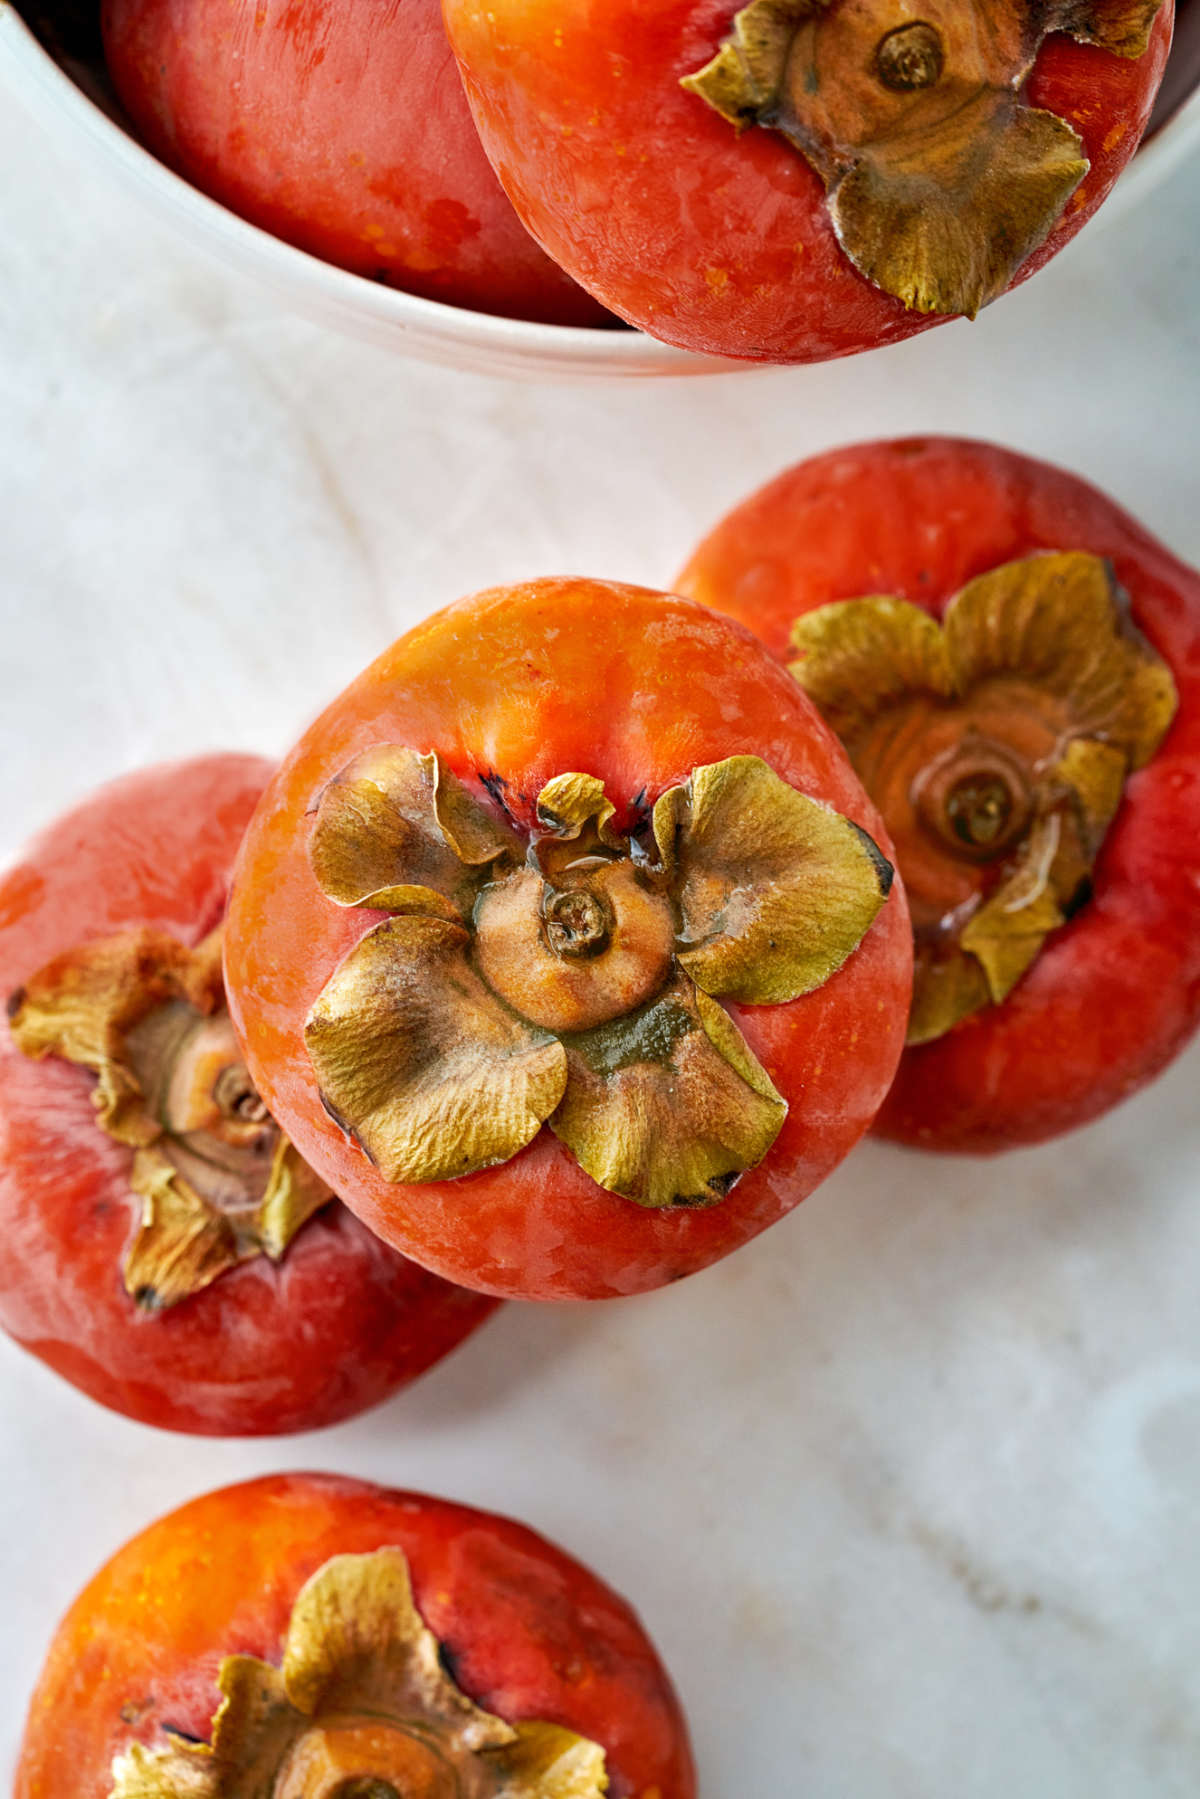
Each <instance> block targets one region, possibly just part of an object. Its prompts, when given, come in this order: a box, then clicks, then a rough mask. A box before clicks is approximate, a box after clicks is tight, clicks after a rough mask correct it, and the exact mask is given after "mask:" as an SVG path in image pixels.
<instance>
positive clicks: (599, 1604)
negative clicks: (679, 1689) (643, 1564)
mask: <svg viewBox="0 0 1200 1799" xmlns="http://www.w3.org/2000/svg"><path fill="white" fill-rule="evenodd" d="M222 1695H224V1696H225V1698H226V1699H227V1700H230V1703H229V1704H227V1705H226V1707H225V1711H224V1714H223V1716H222V1717H221V1718H220V1719H219V1720H217V1723H216V1732H215V1734H216V1737H217V1740H218V1754H217V1755H216V1756H214V1755H213V1754H211V1753H210V1752H209V1751H208V1748H207V1746H208V1745H209V1744H210V1743H211V1742H212V1741H213V1738H214V1723H213V1719H214V1713H215V1712H216V1711H217V1708H218V1705H220V1704H221V1701H222ZM241 1701H244V1703H240V1702H241ZM251 1701H252V1702H251ZM218 1764H219V1765H218ZM606 1781H607V1785H606ZM695 1790H696V1787H695V1776H694V1773H693V1769H692V1759H691V1752H690V1749H689V1746H688V1738H687V1727H686V1725H685V1723H684V1719H683V1715H682V1713H681V1711H680V1709H679V1704H678V1701H677V1700H676V1698H675V1695H674V1693H673V1691H672V1689H671V1685H670V1682H669V1680H668V1678H667V1675H666V1673H665V1672H664V1670H663V1668H662V1665H661V1663H660V1662H659V1660H658V1658H657V1656H656V1655H655V1653H654V1649H653V1646H652V1645H651V1643H650V1641H649V1640H648V1638H647V1636H646V1634H645V1631H644V1630H643V1629H642V1627H641V1625H640V1623H639V1622H638V1620H637V1618H636V1616H635V1615H634V1613H633V1612H632V1611H631V1610H630V1608H629V1606H628V1605H626V1604H625V1602H624V1601H623V1600H622V1599H619V1598H618V1597H617V1595H616V1594H615V1593H613V1592H612V1591H611V1590H610V1589H609V1588H608V1587H606V1586H605V1585H604V1584H603V1583H602V1582H601V1581H599V1580H597V1578H596V1576H595V1575H594V1574H591V1573H589V1571H588V1570H587V1569H586V1568H583V1567H581V1566H580V1564H579V1563H578V1562H576V1561H573V1560H572V1559H571V1557H570V1556H568V1555H565V1554H564V1553H563V1551H562V1550H561V1549H557V1548H556V1547H555V1546H554V1545H553V1544H551V1543H548V1542H546V1540H545V1539H544V1538H543V1537H539V1536H537V1535H535V1534H534V1532H533V1531H531V1530H528V1529H526V1528H525V1527H524V1526H523V1525H520V1524H514V1523H512V1522H510V1521H509V1520H508V1519H506V1518H498V1517H495V1516H494V1515H492V1514H491V1513H487V1512H478V1511H472V1510H471V1509H470V1508H469V1507H467V1506H462V1505H452V1504H451V1503H449V1501H447V1500H442V1499H428V1498H424V1497H422V1496H421V1495H419V1494H414V1493H397V1492H390V1491H387V1490H385V1489H384V1488H381V1487H375V1486H369V1485H367V1484H366V1483H365V1482H362V1481H352V1480H342V1479H338V1478H336V1477H334V1476H332V1475H320V1474H307V1475H306V1474H292V1475H276V1476H273V1477H269V1478H267V1479H264V1480H256V1481H250V1482H247V1483H246V1484H244V1485H241V1486H235V1487H226V1488H225V1489H223V1490H222V1491H220V1492H216V1493H210V1494H208V1495H206V1497H204V1498H203V1499H197V1500H194V1501H193V1502H192V1503H191V1504H190V1505H186V1506H184V1507H183V1508H182V1509H181V1510H180V1511H177V1512H173V1513H171V1514H170V1515H169V1516H168V1517H166V1518H163V1519H160V1520H159V1522H158V1523H156V1524H152V1525H151V1526H150V1528H149V1529H148V1530H146V1531H143V1532H142V1534H141V1535H140V1536H138V1537H135V1538H134V1539H133V1541H132V1542H131V1543H129V1544H127V1545H126V1547H125V1548H124V1549H122V1550H121V1551H120V1552H119V1553H118V1554H117V1555H115V1556H114V1557H113V1559H112V1560H111V1561H110V1562H109V1563H108V1565H107V1566H106V1567H105V1568H103V1569H102V1570H101V1572H100V1573H99V1574H98V1575H97V1576H96V1578H95V1579H94V1580H93V1581H92V1582H91V1584H90V1585H89V1586H88V1587H86V1588H85V1589H84V1591H83V1593H81V1595H80V1596H79V1598H78V1599H77V1600H76V1602H75V1604H74V1605H73V1607H72V1608H71V1610H70V1612H68V1614H67V1616H66V1618H65V1619H64V1620H63V1622H62V1624H61V1625H60V1626H59V1630H58V1633H57V1635H56V1637H55V1639H54V1642H53V1644H52V1645H51V1649H50V1654H49V1656H48V1658H47V1661H46V1665H45V1667H44V1669H43V1671H42V1675H41V1679H40V1680H39V1682H38V1686H37V1689H36V1691H35V1693H34V1696H33V1703H32V1705H31V1707H30V1713H29V1722H28V1726H27V1729H26V1733H25V1741H24V1745H23V1748H22V1751H21V1757H20V1762H19V1765H18V1769H17V1781H16V1789H15V1793H16V1799H110V1795H112V1796H113V1799H133V1795H134V1794H143V1793H147V1792H150V1791H153V1792H154V1793H155V1794H157V1795H159V1796H160V1799H171V1796H172V1795H177V1796H178V1799H201V1796H202V1795H209V1799H217V1796H218V1795H221V1796H225V1795H232V1794H241V1793H247V1794H249V1793H251V1792H253V1793H256V1794H257V1793H263V1792H268V1791H270V1792H272V1793H278V1794H279V1795H280V1796H281V1799H285V1796H286V1799H318V1796H319V1795H322V1794H333V1793H335V1792H336V1793H339V1794H347V1795H349V1794H351V1793H355V1794H367V1793H369V1794H370V1795H371V1796H372V1799H400V1795H404V1796H405V1799H409V1796H412V1799H416V1796H417V1795H419V1796H420V1799H452V1796H456V1795H458V1794H460V1793H461V1794H467V1793H470V1794H472V1795H475V1796H476V1799H491V1796H493V1795H494V1796H495V1799H503V1796H504V1795H509V1796H511V1799H566V1795H568V1794H569V1795H571V1799H602V1795H604V1794H605V1793H607V1795H608V1799H647V1796H648V1795H650V1794H658V1795H660V1796H661V1799H693V1795H694V1793H695Z"/></svg>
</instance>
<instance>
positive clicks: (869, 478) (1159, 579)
mask: <svg viewBox="0 0 1200 1799" xmlns="http://www.w3.org/2000/svg"><path fill="white" fill-rule="evenodd" d="M680 586H681V588H682V590H683V591H684V592H686V593H690V594H692V595H693V596H694V597H696V598H698V599H701V600H703V601H704V602H705V603H706V604H707V605H710V606H713V607H717V608H719V609H721V610H722V611H726V612H729V613H731V614H732V615H733V616H734V617H736V618H739V619H741V620H743V621H744V622H746V623H748V624H751V625H753V626H754V628H755V629H756V630H757V631H758V632H759V633H760V635H761V636H762V637H763V639H764V641H765V643H766V644H767V646H768V648H769V649H770V650H771V652H772V654H774V655H775V656H777V657H779V658H780V660H781V661H783V662H786V663H788V664H789V665H790V666H791V667H792V669H793V671H794V673H795V674H796V676H797V678H798V679H799V680H800V681H801V682H802V683H803V684H804V685H805V687H806V689H807V690H808V691H809V693H810V694H811V695H812V696H813V697H814V698H815V699H816V701H817V703H818V705H820V706H821V707H822V710H823V711H824V713H825V715H826V717H827V719H829V720H830V722H832V723H833V724H834V726H835V728H836V729H837V730H838V731H839V733H840V734H841V736H842V737H843V741H845V742H846V744H847V747H848V748H849V749H850V753H851V759H852V760H853V761H854V762H855V765H856V767H857V769H858V771H859V773H860V775H861V776H862V778H863V780H864V783H865V785H866V787H867V789H868V791H869V792H870V793H871V794H872V796H873V798H874V799H875V801H876V803H877V804H878V805H879V806H880V809H881V811H882V812H883V815H884V818H885V820H886V821H887V823H888V826H889V829H890V830H891V833H892V836H893V839H894V841H895V843H896V848H897V856H898V861H899V867H900V870H901V872H902V874H903V875H904V878H905V883H906V887H907V890H908V895H909V901H910V905H911V907H912V916H913V922H914V930H915V934H916V948H917V979H916V987H915V992H914V1007H913V1015H912V1023H911V1025H910V1047H909V1048H908V1049H907V1050H906V1052H905V1055H904V1058H903V1060H902V1062H901V1064H900V1072H899V1074H898V1076H897V1079H896V1083H895V1086H894V1087H893V1089H892V1091H891V1094H890V1095H889V1097H888V1099H887V1102H886V1104H885V1105H884V1107H883V1109H882V1111H881V1113H880V1116H879V1119H878V1120H877V1123H876V1129H877V1130H878V1131H879V1132H880V1133H881V1134H882V1135H884V1136H889V1137H893V1138H896V1139H898V1140H899V1141H901V1142H906V1143H914V1144H919V1145H922V1146H926V1147H929V1148H936V1149H951V1150H973V1151H991V1150H1000V1149H1005V1148H1008V1147H1010V1146H1012V1145H1014V1144H1022V1143H1034V1142H1038V1141H1040V1140H1042V1139H1044V1138H1047V1137H1053V1136H1056V1135H1057V1134H1058V1133H1060V1132H1062V1131H1066V1130H1070V1129H1071V1128H1073V1127H1074V1126H1076V1125H1080V1124H1083V1123H1085V1122H1086V1121H1087V1120H1089V1119H1092V1118H1095V1117H1097V1116H1098V1115H1099V1114H1100V1113H1102V1112H1104V1111H1106V1110H1107V1109H1108V1108H1109V1107H1110V1106H1113V1105H1115V1104H1117V1102H1118V1101H1120V1100H1122V1099H1124V1098H1125V1097H1126V1096H1127V1095H1128V1094H1130V1093H1133V1092H1135V1091H1136V1090H1137V1088H1139V1087H1140V1086H1142V1085H1143V1083H1144V1082H1146V1081H1148V1080H1149V1079H1151V1077H1152V1076H1154V1075H1155V1074H1157V1073H1158V1072H1159V1070H1160V1069H1162V1068H1163V1067H1164V1066H1165V1065H1166V1064H1167V1063H1168V1062H1169V1061H1170V1060H1171V1058H1172V1057H1173V1056H1174V1055H1175V1054H1176V1053H1177V1052H1178V1051H1179V1050H1180V1049H1181V1048H1182V1047H1183V1045H1184V1044H1185V1043H1186V1042H1187V1040H1188V1038H1189V1037H1190V1036H1191V1034H1192V1032H1193V1031H1194V1029H1195V1027H1196V1023H1197V1019H1198V1017H1200V849H1198V847H1197V846H1198V845H1200V575H1198V574H1197V573H1196V571H1195V570H1193V569H1190V568H1187V567H1185V566H1184V565H1183V564H1182V563H1180V562H1179V561H1177V560H1176V558H1175V557H1174V556H1172V555H1171V554H1170V553H1169V552H1168V551H1167V550H1166V549H1164V548H1163V546H1162V545H1161V544H1159V543H1156V542H1155V541H1154V539H1153V538H1152V537H1150V536H1149V535H1148V534H1147V533H1146V532H1145V531H1144V530H1143V529H1142V528H1141V527H1140V526H1139V525H1138V524H1136V523H1135V522H1134V520H1133V519H1131V518H1130V517H1129V516H1128V515H1127V514H1126V513H1124V512H1122V511H1121V510H1120V509H1119V508H1118V507H1117V506H1115V505H1114V504H1113V502H1112V501H1111V500H1109V499H1107V498H1106V497H1105V496H1104V495H1103V494H1100V493H1098V492H1097V491H1096V490H1095V489H1094V488H1093V487H1090V486H1088V485H1087V484H1086V483H1085V482H1083V481H1081V480H1079V479H1078V478H1076V477H1075V476H1073V475H1070V474H1067V473H1065V472H1064V471H1063V470H1061V469H1057V468H1051V467H1048V466H1047V465H1046V464H1044V463H1040V462H1035V461H1032V460H1030V459H1029V458H1027V457H1024V456H1018V455H1015V454H1013V453H1012V452H1010V451H1006V450H1001V449H996V448H993V447H991V446H989V445H986V444H981V443H967V442H959V441H954V440H947V439H930V440H912V441H902V442H896V443H880V444H867V445H863V446H860V447H856V448H852V449H846V450H838V451H834V452H832V453H831V454H828V455H825V456H819V457H816V458H815V459H814V460H812V461H811V462H806V463H802V464H800V465H799V467H797V468H794V469H791V470H789V471H788V472H787V473H786V474H784V475H782V476H781V477H780V478H779V479H778V480H776V481H774V482H772V483H771V484H770V485H769V486H767V487H765V488H763V489H762V491H761V492H759V493H757V494H755V495H754V496H752V497H751V498H750V499H749V500H747V501H746V502H745V503H744V504H743V505H741V506H740V507H738V508H737V509H736V510H735V511H734V512H732V513H731V514H730V515H729V516H728V517H727V518H726V519H725V520H724V521H723V522H722V523H721V524H720V525H718V526H717V528H716V530H715V531H714V532H713V533H712V534H711V535H710V536H709V537H708V538H707V539H706V540H705V542H704V543H702V544H701V545H700V547H699V549H698V550H697V551H696V552H695V553H694V555H693V556H692V558H691V560H690V562H689V563H688V565H687V568H686V569H685V570H684V572H683V574H682V576H681V578H680ZM863 596H866V597H863ZM935 620H940V621H942V624H941V627H940V628H939V626H938V625H936V624H935V623H934V622H933V621H935ZM852 689H853V692H852Z"/></svg>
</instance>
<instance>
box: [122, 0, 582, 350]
mask: <svg viewBox="0 0 1200 1799" xmlns="http://www.w3.org/2000/svg"><path fill="white" fill-rule="evenodd" d="M102 24H103V30H104V47H105V55H106V57H107V60H108V66H109V70H110V72H111V75H112V78H113V82H114V84H115V85H116V88H117V92H118V93H119V95H120V97H121V100H122V101H123V103H124V105H125V107H126V108H127V109H128V111H129V113H130V116H131V117H132V119H133V121H134V124H135V125H136V127H137V129H138V131H139V133H140V134H141V136H142V138H143V139H144V140H145V142H146V143H147V145H148V146H149V147H150V149H151V150H153V151H154V153H155V155H156V156H159V157H161V158H162V160H163V161H164V162H166V163H168V164H169V165H170V166H171V167H172V168H174V169H176V170H177V171H178V172H179V173H180V174H181V175H184V176H186V177H187V179H188V180H189V181H192V182H194V183H195V184H196V186H197V187H199V188H202V189H203V191H204V192H205V193H207V194H210V195H211V196H212V197H213V199H215V200H220V201H221V202H222V203H223V204H224V205H226V206H228V207H230V208H231V209H232V210H233V211H234V212H237V213H240V214H241V215H242V217H243V218H246V219H249V220H250V221H251V223H252V224H255V225H261V226H262V227H263V229H264V230H267V231H271V232H273V233H274V234H275V235H276V236H277V237H281V238H283V239H285V240H286V241H287V242H288V243H292V244H297V245H299V247H300V248H301V249H303V250H309V251H311V252H312V253H313V254H314V255H315V256H321V257H324V258H325V260H326V261H328V262H334V263H337V264H339V265H340V266H341V267H342V268H347V269H352V270H354V271H355V272H356V273H357V274H360V275H368V276H371V277H373V278H375V279H376V280H380V281H384V282H387V283H389V284H390V285H391V286H393V287H399V288H403V289H404V290H405V291H406V292H408V293H412V294H419V295H421V296H422V297H423V298H425V299H429V300H444V301H448V302H450V303H451V304H453V305H456V306H469V307H474V308H476V309H478V310H479V311H482V312H492V313H500V314H503V315H505V316H508V317H512V318H527V319H536V320H541V321H543V322H544V323H546V324H559V325H599V324H604V323H611V320H610V319H609V317H608V315H607V314H606V313H605V311H604V309H603V308H602V307H601V306H600V305H598V304H597V302H596V301H595V300H593V299H592V298H591V297H590V295H588V294H586V293H584V291H583V290H582V289H581V288H579V287H577V286H576V285H575V283H574V282H573V281H572V280H571V279H570V277H569V276H567V275H565V274H564V273H563V272H562V270H561V269H560V268H558V267H557V266H556V265H555V264H554V263H553V262H552V261H551V260H550V258H549V257H548V256H546V255H545V254H544V252H543V251H542V250H540V249H539V248H538V246H537V245H536V244H535V243H534V241H533V239H532V238H531V237H530V236H529V234H528V233H527V232H526V231H525V229H524V227H523V226H522V225H521V224H520V223H519V221H518V219H517V217H516V214H515V213H514V212H513V209H512V206H511V205H510V204H509V202H508V200H507V199H506V198H505V196H504V193H503V191H502V190H501V187H500V185H499V183H498V182H497V180H496V177H495V176H494V174H493V173H492V171H491V169H490V167H489V166H488V161H487V158H486V157H485V156H484V154H483V151H482V149H481V147H480V144H479V140H478V138H477V136H476V133H475V128H474V126H473V125H472V123H471V116H470V113H469V111H468V109H467V105H466V102H465V100H464V98H463V92H462V85H461V83H460V81H459V79H458V75H457V72H456V70H455V67H454V59H453V57H452V56H451V54H450V49H449V46H448V44H447V42H446V34H445V30H444V28H443V26H442V21H441V14H440V10H439V6H438V0H383V3H382V4H380V3H379V0H306V4H304V5H303V6H298V5H295V4H293V0H104V5H103V10H102Z"/></svg>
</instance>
